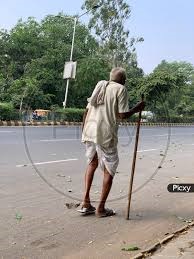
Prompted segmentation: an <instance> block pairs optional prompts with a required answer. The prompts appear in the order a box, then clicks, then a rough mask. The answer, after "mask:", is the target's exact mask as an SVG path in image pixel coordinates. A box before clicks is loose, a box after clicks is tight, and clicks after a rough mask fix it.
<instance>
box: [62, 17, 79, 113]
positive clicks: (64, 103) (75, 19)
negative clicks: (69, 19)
mask: <svg viewBox="0 0 194 259" xmlns="http://www.w3.org/2000/svg"><path fill="white" fill-rule="evenodd" d="M78 18H79V17H77V16H76V17H75V18H74V27H73V38H72V43H71V54H70V61H72V59H73V49H74V42H75V28H76V24H77V20H78ZM69 80H70V79H69V78H68V79H67V84H66V90H65V100H64V102H63V107H64V109H65V108H66V104H67V94H68V89H69Z"/></svg>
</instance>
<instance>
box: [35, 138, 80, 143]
mask: <svg viewBox="0 0 194 259" xmlns="http://www.w3.org/2000/svg"><path fill="white" fill-rule="evenodd" d="M59 141H81V139H75V138H72V139H68V138H62V139H41V140H40V142H59Z"/></svg>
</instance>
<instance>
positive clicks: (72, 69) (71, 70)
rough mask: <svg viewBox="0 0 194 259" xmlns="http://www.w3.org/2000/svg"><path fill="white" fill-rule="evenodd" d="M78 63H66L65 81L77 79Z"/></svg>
mask: <svg viewBox="0 0 194 259" xmlns="http://www.w3.org/2000/svg"><path fill="white" fill-rule="evenodd" d="M76 67H77V62H73V61H68V62H65V67H64V73H63V79H75V76H76Z"/></svg>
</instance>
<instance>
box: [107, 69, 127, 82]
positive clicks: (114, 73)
mask: <svg viewBox="0 0 194 259" xmlns="http://www.w3.org/2000/svg"><path fill="white" fill-rule="evenodd" d="M110 81H114V82H117V83H119V84H121V85H124V84H125V81H126V71H125V69H124V68H122V67H115V68H113V69H112V70H111V72H110Z"/></svg>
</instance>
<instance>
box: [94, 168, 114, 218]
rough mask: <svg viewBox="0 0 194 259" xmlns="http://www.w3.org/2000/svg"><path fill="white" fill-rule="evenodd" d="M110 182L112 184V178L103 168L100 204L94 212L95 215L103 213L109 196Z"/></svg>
mask: <svg viewBox="0 0 194 259" xmlns="http://www.w3.org/2000/svg"><path fill="white" fill-rule="evenodd" d="M112 182H113V177H112V176H111V175H110V174H109V172H108V171H107V169H106V168H105V169H104V179H103V185H102V194H101V198H100V203H99V205H98V208H97V211H96V213H97V214H100V213H103V212H104V211H105V203H106V200H107V197H108V195H109V192H110V189H111V187H112Z"/></svg>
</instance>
